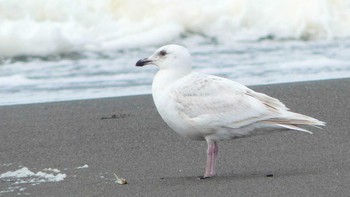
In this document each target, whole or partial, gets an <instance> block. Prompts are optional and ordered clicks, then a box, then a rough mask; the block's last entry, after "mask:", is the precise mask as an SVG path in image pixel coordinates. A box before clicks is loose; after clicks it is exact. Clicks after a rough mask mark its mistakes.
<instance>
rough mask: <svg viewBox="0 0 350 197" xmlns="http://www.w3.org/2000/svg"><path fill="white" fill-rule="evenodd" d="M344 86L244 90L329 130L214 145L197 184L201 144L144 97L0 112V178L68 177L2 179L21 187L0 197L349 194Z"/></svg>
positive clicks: (349, 94)
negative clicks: (212, 170)
mask: <svg viewBox="0 0 350 197" xmlns="http://www.w3.org/2000/svg"><path fill="white" fill-rule="evenodd" d="M349 87H350V79H336V80H325V81H314V82H301V83H288V84H275V85H263V86H253V87H251V88H252V89H254V90H256V91H260V92H264V93H266V94H269V95H271V96H274V97H276V98H279V99H280V100H281V101H282V102H284V103H285V104H286V105H287V106H288V107H289V108H291V109H292V110H293V111H296V112H299V113H303V114H306V115H310V116H313V117H315V118H318V119H320V120H322V121H325V122H327V126H326V127H325V128H324V129H323V130H321V129H317V128H310V130H311V131H313V132H314V134H313V135H310V134H305V133H302V132H295V131H291V132H283V133H273V134H271V135H262V136H255V137H251V138H242V139H236V140H231V141H226V142H220V145H219V147H220V150H219V159H218V166H217V167H218V176H217V177H215V178H211V179H206V180H198V179H197V178H196V177H197V176H200V175H202V173H203V172H204V166H205V161H206V143H205V142H200V141H191V140H189V139H186V138H182V137H180V136H178V135H177V134H176V133H175V132H173V131H172V130H171V129H170V128H168V127H167V125H166V124H165V123H164V122H163V121H162V119H161V118H160V116H159V115H158V113H157V111H156V109H155V106H154V104H153V101H152V97H151V95H144V96H131V97H119V98H107V99H95V100H81V101H68V102H56V103H42V104H29V105H15V106H1V107H0V174H2V173H5V172H7V171H10V170H11V171H14V170H18V169H20V168H21V167H28V169H30V170H32V171H34V172H37V171H42V170H43V169H45V168H55V169H59V170H60V171H61V173H64V174H66V175H67V177H66V178H65V179H64V180H63V181H60V182H48V183H41V184H37V185H32V184H16V183H15V182H11V181H5V180H1V181H0V191H8V188H10V187H14V186H18V185H20V187H22V188H25V189H24V190H22V191H20V190H19V189H14V191H9V192H4V193H2V194H0V196H1V195H3V196H14V195H17V194H21V195H23V194H27V195H31V196H152V197H153V196H348V195H349V193H350V187H349V185H350V134H349V128H350V121H349V117H350V104H349V101H350V91H349ZM85 164H87V165H88V167H87V168H80V169H79V168H77V167H79V166H83V165H85ZM114 173H116V174H117V175H119V176H121V177H124V178H126V179H127V181H128V182H129V184H127V185H118V184H116V183H115V182H114V180H113V179H115V177H114V175H113V174H114Z"/></svg>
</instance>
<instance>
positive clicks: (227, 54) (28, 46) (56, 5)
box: [0, 0, 350, 105]
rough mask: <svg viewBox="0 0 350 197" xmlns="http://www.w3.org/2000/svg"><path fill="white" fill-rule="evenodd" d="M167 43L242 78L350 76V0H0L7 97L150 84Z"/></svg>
mask: <svg viewBox="0 0 350 197" xmlns="http://www.w3.org/2000/svg"><path fill="white" fill-rule="evenodd" d="M169 43H176V44H182V45H184V46H186V47H187V48H189V50H190V51H191V52H192V56H193V63H194V69H195V70H196V71H199V72H205V73H208V74H214V75H219V76H223V77H227V78H230V79H232V80H235V81H238V82H241V83H243V84H245V85H257V84H269V83H281V82H294V81H307V80H319V79H331V78H343V77H350V55H349V54H350V0H295V1H290V0H221V1H209V0H196V1H195V0H187V1H186V0H179V1H176V3H174V1H170V0H144V1H141V0H128V1H126V0H119V1H118V0H89V1H87V0H26V1H23V0H11V1H8V0H0V105H11V104H24V103H37V102H50V101H62V100H75V99H87V98H102V97H113V96H125V95H138V94H146V93H150V90H151V83H152V78H153V76H154V74H155V72H156V70H157V69H156V68H155V67H153V66H148V67H143V68H137V67H135V62H136V61H137V60H138V59H141V58H144V57H147V56H149V55H151V54H152V53H153V51H154V50H156V49H157V48H158V47H159V46H162V45H165V44H169Z"/></svg>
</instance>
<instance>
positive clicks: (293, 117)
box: [264, 112, 326, 134]
mask: <svg viewBox="0 0 350 197" xmlns="http://www.w3.org/2000/svg"><path fill="white" fill-rule="evenodd" d="M264 122H268V123H270V124H273V125H277V126H281V127H284V128H287V129H291V130H296V131H302V132H306V133H310V134H312V132H311V131H309V130H306V129H304V128H300V127H299V126H303V125H307V126H313V127H316V128H319V129H321V126H325V125H326V123H325V122H323V121H320V120H317V119H316V118H312V117H310V116H306V115H303V114H298V113H294V112H288V116H286V117H280V118H272V119H269V120H266V121H264Z"/></svg>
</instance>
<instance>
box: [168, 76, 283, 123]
mask: <svg viewBox="0 0 350 197" xmlns="http://www.w3.org/2000/svg"><path fill="white" fill-rule="evenodd" d="M184 84H186V85H184ZM171 95H172V99H174V101H175V103H176V107H177V108H178V111H179V113H180V114H179V115H180V116H182V117H184V118H186V119H188V120H190V121H193V122H194V123H195V124H196V125H202V126H203V127H207V126H208V124H210V125H211V126H221V127H230V128H240V127H243V126H246V125H249V124H252V123H255V122H258V121H262V120H267V119H270V118H273V117H276V115H278V114H279V112H280V111H281V110H286V109H287V108H286V107H285V106H284V105H283V104H282V103H281V102H280V101H278V100H277V99H274V98H272V97H269V96H267V95H265V94H261V93H257V92H255V91H253V90H251V89H249V88H247V87H246V86H243V85H241V84H239V83H236V82H234V81H231V80H228V79H225V78H220V77H216V76H212V75H204V74H198V73H194V74H191V76H190V77H186V78H184V79H183V80H180V82H179V83H178V84H175V85H174V86H173V88H172V94H171Z"/></svg>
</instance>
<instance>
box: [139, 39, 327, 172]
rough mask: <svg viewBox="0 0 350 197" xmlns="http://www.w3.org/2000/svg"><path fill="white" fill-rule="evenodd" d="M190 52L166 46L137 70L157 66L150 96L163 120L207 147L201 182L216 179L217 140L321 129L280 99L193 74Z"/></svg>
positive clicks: (178, 131)
mask: <svg viewBox="0 0 350 197" xmlns="http://www.w3.org/2000/svg"><path fill="white" fill-rule="evenodd" d="M191 63H192V60H191V55H190V53H189V51H188V50H187V49H186V48H184V47H182V46H179V45H166V46H163V47H161V48H159V49H158V50H157V51H156V52H155V53H154V54H153V55H151V56H150V57H148V58H144V59H141V60H139V61H138V62H137V63H136V66H144V65H148V64H152V65H156V66H157V67H158V68H159V71H158V72H157V74H156V76H155V77H154V79H153V84H152V95H153V100H154V103H155V105H156V107H157V110H158V112H159V114H160V115H161V117H162V118H163V120H164V121H165V122H166V123H167V124H168V125H169V126H170V127H171V128H172V129H173V130H174V131H175V132H177V133H178V134H180V135H181V136H184V137H188V138H190V139H194V140H205V141H207V143H208V150H207V164H206V169H205V173H204V176H203V178H208V177H212V176H215V175H216V170H215V164H216V158H217V154H218V145H217V142H218V141H222V140H229V139H234V138H239V137H247V136H252V135H259V134H266V133H271V132H273V131H279V130H286V129H287V130H296V131H302V132H306V133H310V134H312V133H311V132H310V131H308V130H306V129H304V128H300V127H299V126H300V125H310V126H315V127H317V126H324V125H325V123H324V122H322V121H319V120H317V119H315V118H312V117H309V116H305V115H302V114H298V113H294V112H291V111H289V109H288V108H287V107H286V106H285V105H284V104H283V103H282V102H280V101H279V100H277V99H275V98H272V97H270V96H268V95H266V94H263V93H258V92H255V91H254V90H251V89H249V88H248V87H246V86H244V85H242V84H239V83H237V82H234V81H231V80H229V79H225V78H221V77H217V76H213V75H207V74H202V73H197V72H193V71H192V65H191Z"/></svg>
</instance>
